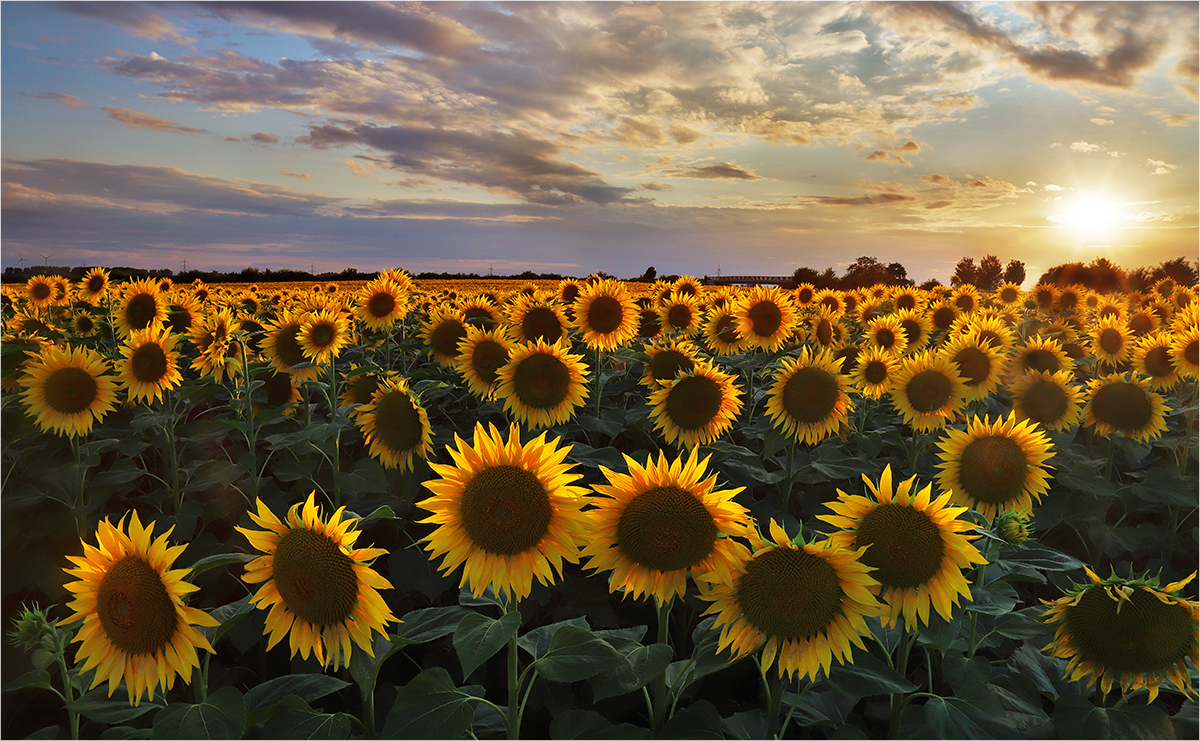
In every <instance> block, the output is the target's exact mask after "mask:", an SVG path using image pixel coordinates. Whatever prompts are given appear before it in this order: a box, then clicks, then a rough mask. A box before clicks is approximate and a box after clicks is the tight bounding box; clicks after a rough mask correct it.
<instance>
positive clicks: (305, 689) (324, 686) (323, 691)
mask: <svg viewBox="0 0 1200 741" xmlns="http://www.w3.org/2000/svg"><path fill="white" fill-rule="evenodd" d="M349 686H350V683H349V682H346V681H343V680H341V679H338V678H337V677H330V676H328V675H326V674H285V675H283V676H282V677H276V678H275V679H270V680H268V681H266V682H263V683H262V684H256V685H254V686H253V687H251V688H250V689H249V690H248V691H247V692H246V711H247V712H253V711H255V710H258V709H259V708H262V707H266V706H268V705H274V704H276V703H279V702H280V701H281V700H283V699H284V698H286V697H287V696H288V695H295V696H296V697H298V698H300V699H301V700H303V701H308V700H316V699H319V698H321V697H324V696H325V695H328V694H330V693H331V692H337V691H338V690H340V689H342V688H343V687H349ZM281 704H282V703H281ZM306 707H307V706H306Z"/></svg>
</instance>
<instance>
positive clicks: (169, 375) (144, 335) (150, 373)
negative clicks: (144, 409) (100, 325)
mask: <svg viewBox="0 0 1200 741" xmlns="http://www.w3.org/2000/svg"><path fill="white" fill-rule="evenodd" d="M180 339H181V337H180V335H177V334H168V333H167V330H166V327H164V326H162V325H159V326H157V327H151V328H149V329H142V330H138V331H135V332H132V333H131V334H130V335H129V338H128V339H127V340H125V343H124V344H123V345H122V346H121V361H120V363H119V365H118V371H119V373H118V378H119V379H120V382H121V385H122V386H123V387H125V389H126V391H127V393H128V395H129V398H130V399H132V400H134V401H146V402H149V401H150V400H151V399H155V400H156V401H162V395H163V392H164V391H168V390H170V389H173V388H175V387H176V386H178V385H179V383H180V382H181V381H182V380H183V375H182V374H181V373H180V372H179V353H178V352H176V351H175V345H176V343H178V342H179V340H180Z"/></svg>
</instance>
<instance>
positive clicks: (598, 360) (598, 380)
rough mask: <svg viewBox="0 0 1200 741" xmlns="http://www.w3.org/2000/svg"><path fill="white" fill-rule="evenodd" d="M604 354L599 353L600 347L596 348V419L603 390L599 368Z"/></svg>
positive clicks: (601, 366) (602, 380)
mask: <svg viewBox="0 0 1200 741" xmlns="http://www.w3.org/2000/svg"><path fill="white" fill-rule="evenodd" d="M603 362H604V356H603V355H602V354H601V351H600V348H598V347H597V348H596V419H600V394H601V393H602V392H603V390H604V378H603V375H604V374H603V373H601V370H602V368H603V365H602V363H603Z"/></svg>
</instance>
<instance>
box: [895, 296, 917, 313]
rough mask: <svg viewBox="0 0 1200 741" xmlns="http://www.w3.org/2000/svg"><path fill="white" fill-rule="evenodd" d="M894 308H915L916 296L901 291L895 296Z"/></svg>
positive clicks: (903, 309) (902, 309)
mask: <svg viewBox="0 0 1200 741" xmlns="http://www.w3.org/2000/svg"><path fill="white" fill-rule="evenodd" d="M896 308H897V309H899V310H900V311H909V310H911V309H915V308H917V297H916V296H913V295H912V294H910V293H902V294H900V295H899V296H897V297H896Z"/></svg>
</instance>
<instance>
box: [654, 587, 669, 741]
mask: <svg viewBox="0 0 1200 741" xmlns="http://www.w3.org/2000/svg"><path fill="white" fill-rule="evenodd" d="M656 599H657V598H656ZM673 604H674V600H673V599H669V600H667V601H665V602H661V601H660V602H659V603H658V642H659V643H661V644H662V645H664V646H668V645H670V644H669V642H668V641H669V636H668V633H669V627H670V623H671V605H673ZM666 720H667V670H666V669H665V668H664V669H663V672H662V674H659V675H658V676H657V677H656V678H655V679H654V717H653V720H652V721H651V725H650V732H651V733H652V734H653V735H654V737H655V738H658V737H659V735H660V734H661V733H662V728H663V724H664V723H665V722H666Z"/></svg>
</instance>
